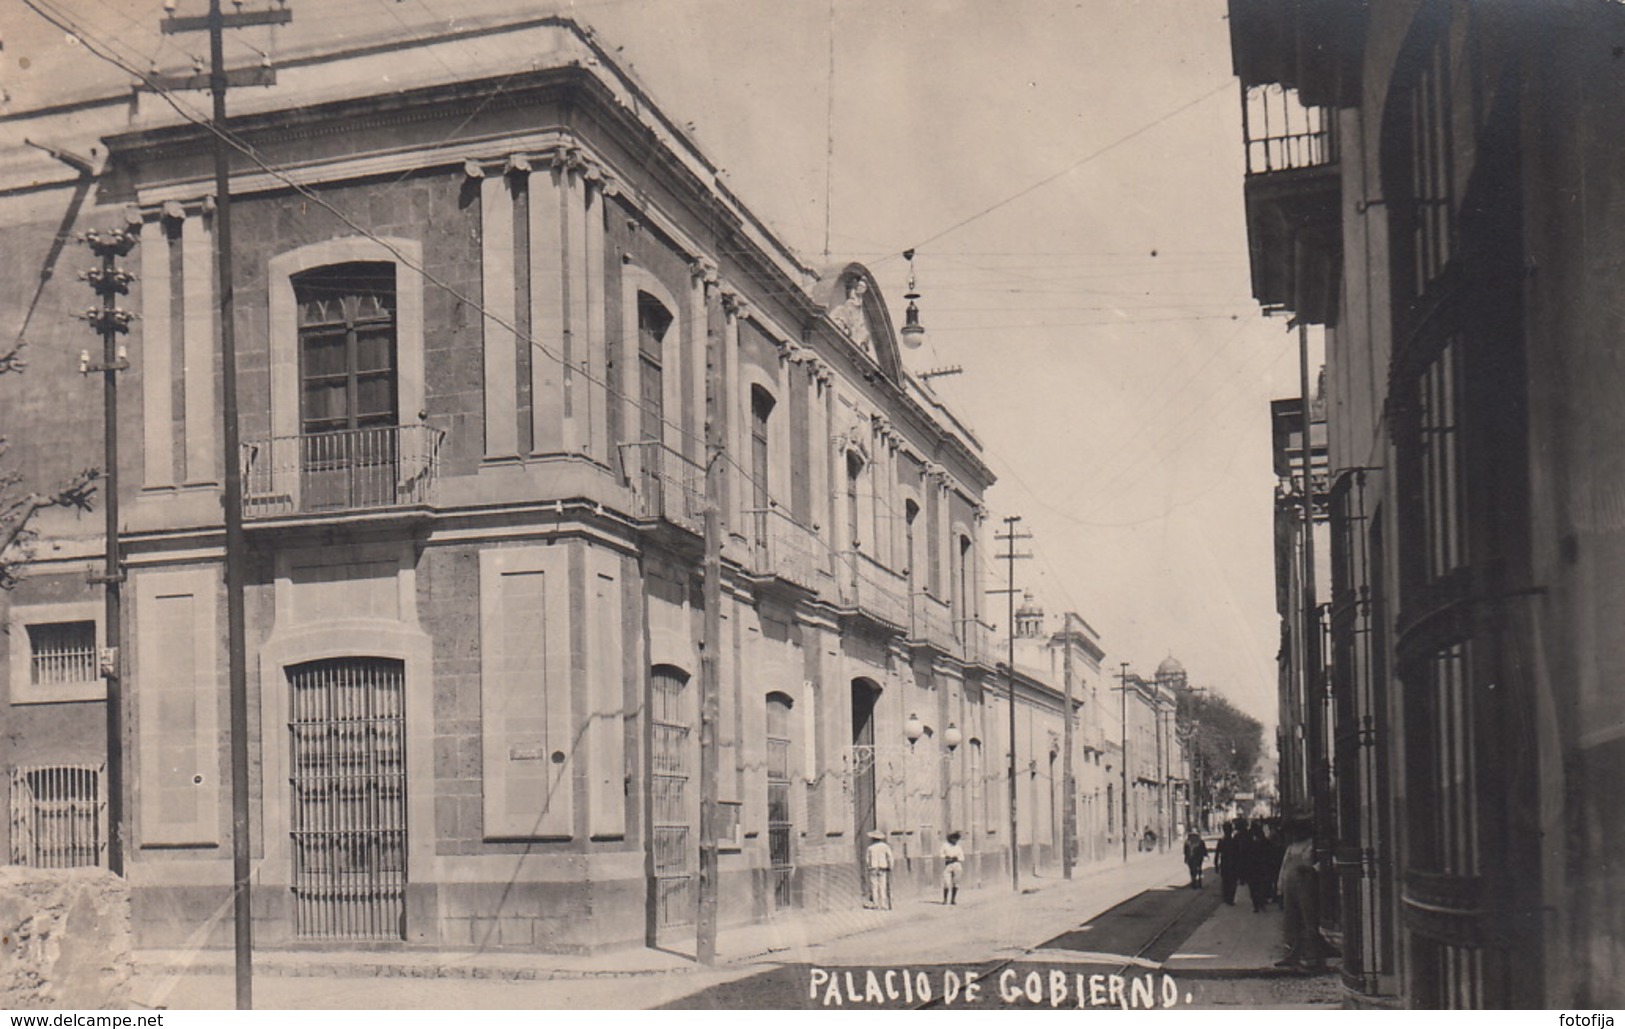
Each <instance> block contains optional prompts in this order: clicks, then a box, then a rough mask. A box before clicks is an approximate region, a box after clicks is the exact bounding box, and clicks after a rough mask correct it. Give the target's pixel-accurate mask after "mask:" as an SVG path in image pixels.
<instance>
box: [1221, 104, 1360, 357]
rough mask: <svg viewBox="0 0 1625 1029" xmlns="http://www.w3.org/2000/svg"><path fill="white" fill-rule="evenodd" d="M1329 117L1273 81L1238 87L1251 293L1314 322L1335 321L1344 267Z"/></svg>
mask: <svg viewBox="0 0 1625 1029" xmlns="http://www.w3.org/2000/svg"><path fill="white" fill-rule="evenodd" d="M1335 115H1336V112H1335V111H1333V110H1332V109H1330V108H1325V107H1314V106H1308V105H1305V104H1304V103H1303V101H1302V99H1301V98H1300V97H1299V95H1298V91H1297V90H1295V89H1288V88H1286V87H1285V86H1282V85H1281V84H1279V83H1273V82H1272V83H1265V84H1262V85H1254V86H1243V87H1242V90H1241V131H1242V138H1243V144H1244V146H1245V147H1246V152H1247V157H1246V161H1247V177H1246V181H1245V184H1244V186H1243V191H1244V193H1245V195H1246V200H1247V241H1248V250H1249V252H1250V263H1251V266H1252V280H1253V297H1254V298H1255V299H1257V300H1258V302H1259V303H1260V304H1262V305H1264V307H1266V308H1268V309H1271V310H1289V311H1292V312H1294V314H1296V316H1297V317H1298V318H1299V319H1300V320H1302V321H1304V322H1307V323H1310V324H1315V325H1325V324H1329V323H1330V322H1331V321H1333V320H1335V315H1336V307H1337V290H1338V282H1339V279H1340V275H1341V267H1342V232H1341V217H1342V208H1341V203H1342V188H1341V183H1340V182H1339V178H1338V163H1337V134H1336V117H1335Z"/></svg>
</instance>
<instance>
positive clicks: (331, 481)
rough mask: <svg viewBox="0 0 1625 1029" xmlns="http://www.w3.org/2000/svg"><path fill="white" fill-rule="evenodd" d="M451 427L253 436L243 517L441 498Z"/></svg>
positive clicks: (245, 457) (245, 463)
mask: <svg viewBox="0 0 1625 1029" xmlns="http://www.w3.org/2000/svg"><path fill="white" fill-rule="evenodd" d="M445 435H446V434H445V432H444V431H442V430H440V429H436V428H433V427H432V426H429V425H423V424H417V425H385V426H378V427H375V428H364V429H344V430H340V431H336V432H312V433H302V434H300V435H296V436H272V437H269V438H265V439H257V440H246V441H244V442H243V444H242V449H241V453H242V474H243V517H244V518H245V519H265V518H276V517H283V516H301V515H304V516H308V515H338V514H350V513H355V512H363V511H378V510H387V509H390V508H411V507H422V506H424V505H427V504H428V503H429V502H430V501H431V500H432V498H433V492H434V487H435V482H436V480H437V478H438V477H439V470H440V445H441V443H442V442H443V441H444V440H445Z"/></svg>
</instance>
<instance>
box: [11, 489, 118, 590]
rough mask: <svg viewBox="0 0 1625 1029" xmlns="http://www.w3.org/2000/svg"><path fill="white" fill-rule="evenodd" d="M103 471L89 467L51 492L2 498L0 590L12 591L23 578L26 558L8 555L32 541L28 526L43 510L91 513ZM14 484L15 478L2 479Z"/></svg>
mask: <svg viewBox="0 0 1625 1029" xmlns="http://www.w3.org/2000/svg"><path fill="white" fill-rule="evenodd" d="M100 479H101V472H100V471H99V470H98V469H95V468H88V469H86V470H85V471H82V472H80V473H79V474H78V475H76V476H74V477H73V478H71V479H69V480H68V481H67V482H65V483H63V484H62V485H60V486H59V487H57V489H56V490H55V491H54V492H52V493H48V494H47V493H28V494H24V495H22V496H17V497H12V498H7V497H4V496H0V589H7V590H9V589H11V588H12V587H13V586H15V585H17V583H18V581H19V580H20V579H21V576H22V568H23V567H24V566H25V565H26V564H27V559H26V558H20V559H19V558H17V557H15V556H8V555H10V554H12V552H13V549H14V548H19V547H23V546H26V545H27V543H28V541H29V540H30V539H32V538H33V534H32V533H31V532H30V531H29V524H30V523H31V522H32V521H33V520H34V516H35V515H37V514H39V513H40V512H41V511H44V510H47V509H49V508H53V507H61V508H72V509H74V510H78V511H89V510H91V505H92V503H93V501H94V500H95V496H96V483H97V481H98V480H100ZM4 480H9V481H10V482H11V483H13V484H14V483H15V481H16V476H15V475H9V476H5V477H4V479H3V480H0V481H4Z"/></svg>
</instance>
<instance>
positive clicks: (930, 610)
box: [908, 589, 958, 652]
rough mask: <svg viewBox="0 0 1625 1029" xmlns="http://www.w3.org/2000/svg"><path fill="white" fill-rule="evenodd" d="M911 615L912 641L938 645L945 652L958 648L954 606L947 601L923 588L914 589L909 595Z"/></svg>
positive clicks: (909, 630)
mask: <svg viewBox="0 0 1625 1029" xmlns="http://www.w3.org/2000/svg"><path fill="white" fill-rule="evenodd" d="M909 615H910V617H909V629H908V638H909V640H910V642H913V643H918V644H925V645H931V646H936V647H938V648H939V649H941V650H942V651H944V652H953V651H955V650H956V649H957V644H958V637H957V635H956V634H955V632H954V617H953V608H952V607H950V606H949V604H948V602H947V601H945V600H938V599H937V598H936V597H934V596H932V595H931V594H930V592H928V591H926V590H923V589H916V590H913V591H912V592H911V593H910V596H909Z"/></svg>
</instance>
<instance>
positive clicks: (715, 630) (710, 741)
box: [694, 284, 725, 965]
mask: <svg viewBox="0 0 1625 1029" xmlns="http://www.w3.org/2000/svg"><path fill="white" fill-rule="evenodd" d="M705 296H706V300H707V301H709V300H710V297H711V287H710V285H709V284H707V285H706V289H705ZM705 309H706V315H705V317H706V328H705V527H704V532H705V557H704V560H703V562H702V565H701V594H702V599H703V602H704V604H705V617H704V621H703V625H702V629H701V633H702V638H701V642H700V878H699V886H700V897H699V913H698V915H697V917H696V918H695V919H694V959H695V960H696V961H698V962H699V963H700V964H702V965H714V964H716V960H717V889H718V883H717V874H718V867H719V863H718V852H717V815H718V814H719V810H718V804H717V773H718V767H717V757H718V755H717V723H718V721H719V720H720V718H721V704H720V699H719V698H720V693H721V682H720V676H719V673H718V656H719V652H720V651H721V649H722V485H723V483H722V475H723V470H724V468H725V465H724V464H723V460H722V458H723V454H724V453H725V444H724V442H723V434H722V414H723V412H722V381H721V377H722V355H721V353H720V352H719V345H718V342H717V334H716V330H715V329H713V328H712V327H711V305H710V304H709V303H707V304H706V305H705Z"/></svg>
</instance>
